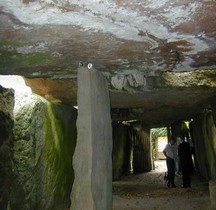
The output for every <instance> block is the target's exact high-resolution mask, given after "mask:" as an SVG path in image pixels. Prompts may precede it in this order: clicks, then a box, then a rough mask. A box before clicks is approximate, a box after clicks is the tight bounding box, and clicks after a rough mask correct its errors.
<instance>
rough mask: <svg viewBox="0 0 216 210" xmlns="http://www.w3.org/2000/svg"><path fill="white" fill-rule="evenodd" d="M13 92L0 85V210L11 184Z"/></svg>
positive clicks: (2, 209)
mask: <svg viewBox="0 0 216 210" xmlns="http://www.w3.org/2000/svg"><path fill="white" fill-rule="evenodd" d="M13 108H14V91H13V90H12V89H7V88H3V87H2V86H1V85H0V209H1V210H7V209H8V203H9V199H10V192H11V187H12V183H13V175H12V153H11V152H12V147H13V126H14V122H13Z"/></svg>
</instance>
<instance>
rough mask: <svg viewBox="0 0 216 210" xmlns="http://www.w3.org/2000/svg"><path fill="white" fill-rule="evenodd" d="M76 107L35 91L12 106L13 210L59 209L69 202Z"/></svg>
mask: <svg viewBox="0 0 216 210" xmlns="http://www.w3.org/2000/svg"><path fill="white" fill-rule="evenodd" d="M76 118H77V111H76V109H74V108H73V107H71V106H67V105H63V104H52V103H50V102H48V101H46V100H44V99H42V98H41V97H38V96H36V95H31V96H27V97H26V98H21V99H20V101H19V102H18V104H17V106H16V109H15V129H14V133H15V141H14V152H13V159H14V183H13V188H12V193H11V209H12V210H20V209H22V210H38V209H41V210H46V209H47V210H48V209H50V210H51V209H52V210H59V209H66V208H68V207H69V206H70V192H71V188H72V184H73V179H74V176H73V169H72V156H73V152H74V148H75V144H76Z"/></svg>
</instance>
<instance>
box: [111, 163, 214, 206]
mask: <svg viewBox="0 0 216 210" xmlns="http://www.w3.org/2000/svg"><path fill="white" fill-rule="evenodd" d="M165 171H166V165H165V161H156V162H155V170H154V171H151V172H148V173H143V174H138V175H130V176H126V177H123V178H122V179H121V180H120V181H115V182H113V210H173V209H174V210H209V206H210V198H209V191H208V182H207V181H205V180H203V179H201V178H200V177H198V176H197V175H194V176H192V182H191V185H192V187H191V188H187V189H185V188H181V185H182V178H181V176H176V185H177V186H178V187H177V188H167V187H166V185H165V182H164V173H165Z"/></svg>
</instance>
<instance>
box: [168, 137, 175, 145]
mask: <svg viewBox="0 0 216 210" xmlns="http://www.w3.org/2000/svg"><path fill="white" fill-rule="evenodd" d="M169 142H170V144H171V145H173V144H175V143H176V140H175V138H174V137H173V136H171V137H170V141H169Z"/></svg>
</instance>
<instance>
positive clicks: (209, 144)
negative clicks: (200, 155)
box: [202, 112, 216, 179]
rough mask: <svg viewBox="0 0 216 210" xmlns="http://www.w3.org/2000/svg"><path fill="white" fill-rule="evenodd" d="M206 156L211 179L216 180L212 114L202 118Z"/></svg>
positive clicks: (215, 148)
mask: <svg viewBox="0 0 216 210" xmlns="http://www.w3.org/2000/svg"><path fill="white" fill-rule="evenodd" d="M202 121H203V126H202V130H203V134H204V141H205V148H206V156H207V160H208V165H209V173H210V178H211V179H216V128H215V124H214V120H213V117H212V113H211V112H209V113H205V114H204V115H203V118H202Z"/></svg>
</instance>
